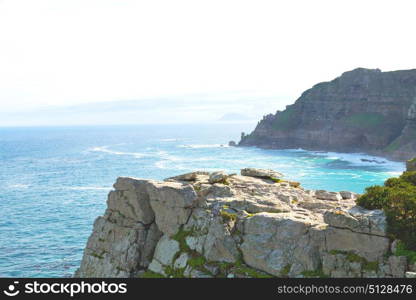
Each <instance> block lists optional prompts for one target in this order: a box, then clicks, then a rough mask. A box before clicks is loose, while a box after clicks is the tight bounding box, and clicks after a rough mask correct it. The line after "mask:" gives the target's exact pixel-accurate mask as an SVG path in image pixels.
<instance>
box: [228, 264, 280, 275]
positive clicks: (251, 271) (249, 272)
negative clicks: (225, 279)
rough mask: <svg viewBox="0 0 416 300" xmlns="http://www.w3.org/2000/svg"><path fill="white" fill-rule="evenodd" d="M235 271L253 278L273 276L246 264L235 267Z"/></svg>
mask: <svg viewBox="0 0 416 300" xmlns="http://www.w3.org/2000/svg"><path fill="white" fill-rule="evenodd" d="M234 272H235V273H237V274H243V275H246V276H249V277H252V278H273V276H272V275H269V274H267V273H264V272H260V271H257V270H255V269H253V268H250V267H247V266H246V265H240V266H237V267H235V269H234Z"/></svg>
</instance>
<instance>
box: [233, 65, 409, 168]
mask: <svg viewBox="0 0 416 300" xmlns="http://www.w3.org/2000/svg"><path fill="white" fill-rule="evenodd" d="M415 137H416V69H413V70H402V71H392V72H381V71H380V70H379V69H364V68H358V69H355V70H352V71H349V72H345V73H343V74H342V75H341V76H340V77H338V78H335V79H334V80H332V81H329V82H321V83H318V84H316V85H315V86H313V87H312V88H311V89H309V90H307V91H305V92H303V93H302V95H301V97H299V98H298V99H297V100H296V102H295V103H294V104H293V105H288V106H287V107H286V109H285V110H283V111H277V112H276V113H275V114H269V115H267V116H265V117H264V118H263V119H262V120H261V121H260V122H259V123H258V124H257V126H256V128H255V129H254V131H253V132H251V133H250V134H247V135H246V134H242V137H241V140H240V142H239V143H238V146H257V147H260V148H267V149H297V148H302V149H305V150H312V151H315V150H318V151H334V152H348V153H366V154H370V155H376V156H382V157H385V158H388V159H391V160H396V161H404V160H408V159H410V158H413V157H415V156H416V139H415Z"/></svg>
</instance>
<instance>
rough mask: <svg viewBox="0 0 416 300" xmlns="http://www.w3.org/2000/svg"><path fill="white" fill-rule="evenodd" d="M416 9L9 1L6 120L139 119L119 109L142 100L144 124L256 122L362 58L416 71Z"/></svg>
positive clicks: (380, 0)
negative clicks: (227, 117)
mask: <svg viewBox="0 0 416 300" xmlns="http://www.w3.org/2000/svg"><path fill="white" fill-rule="evenodd" d="M415 11H416V3H415V2H414V1H404V0H395V1H384V0H377V1H372V0H367V1H363V0H360V1H356V0H348V1H343V0H337V1H333V0H332V1H331V0H328V1H326V0H314V1H310V0H291V1H277V0H274V1H263V0H253V1H245V0H237V1H234V0H220V1H217V0H210V1H199V0H190V1H183V0H175V1H172V0H167V1H161V0H152V1H129V0H114V1H109V0H66V1H64V0H50V1H46V0H36V1H34V0H0V101H1V105H0V126H19V125H65V124H83V123H86V122H87V121H88V120H89V122H90V123H91V122H92V123H97V124H101V123H106V122H114V123H122V122H133V121H134V120H137V119H138V118H137V116H136V117H135V118H132V119H131V120H130V119H129V118H125V117H123V116H125V115H123V112H121V111H119V112H118V115H116V114H114V117H113V118H109V116H111V111H112V110H113V109H115V108H118V109H120V108H122V107H124V106H126V107H130V108H131V105H132V103H133V102H134V107H135V111H134V114H137V113H138V114H140V113H143V112H146V113H143V117H142V118H139V119H140V122H155V121H157V120H159V119H160V120H161V119H163V120H165V121H166V120H167V119H169V117H172V116H173V115H174V116H173V117H172V121H175V122H176V121H180V120H187V121H197V120H204V121H210V120H217V119H221V117H222V115H224V114H227V113H239V114H242V115H246V116H247V117H248V118H251V119H256V118H259V116H261V115H263V114H266V113H274V112H275V111H276V110H277V109H284V107H285V105H288V104H291V103H293V102H294V101H295V100H296V99H297V98H298V97H299V96H300V94H301V93H302V92H303V91H304V90H306V89H308V88H310V87H312V86H313V85H314V84H316V83H318V82H321V81H329V80H332V79H333V78H335V77H337V76H339V75H341V74H342V73H343V72H345V71H348V70H352V69H354V68H357V67H366V68H380V69H381V70H383V71H389V70H398V69H412V68H416V59H415V53H416V39H415V38H414V35H415V33H414V30H415V28H416V18H415V17H414V13H415ZM103 102H106V103H107V106H103ZM129 105H130V106H129ZM100 107H107V108H108V110H106V111H102V109H101V108H100ZM143 107H146V109H144V108H143ZM121 110H122V109H121ZM136 110H137V111H136ZM96 111H98V112H96ZM100 111H101V112H100ZM81 112H82V113H81ZM88 112H92V113H95V114H96V115H95V116H94V118H88ZM128 112H129V113H130V114H131V113H132V111H131V110H130V111H128V109H126V113H128ZM81 115H84V117H82V118H81ZM87 123H88V122H87Z"/></svg>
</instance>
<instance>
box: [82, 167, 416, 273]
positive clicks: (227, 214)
mask: <svg viewBox="0 0 416 300" xmlns="http://www.w3.org/2000/svg"><path fill="white" fill-rule="evenodd" d="M242 174H243V175H245V176H243V175H241V176H240V175H228V174H226V173H224V172H214V173H211V174H210V173H206V172H194V173H188V174H184V175H180V176H176V177H173V178H169V179H166V180H165V181H162V182H161V181H154V180H143V179H135V178H123V177H122V178H118V179H117V182H116V183H115V184H114V188H115V190H114V191H111V192H110V194H109V197H108V201H107V206H108V207H107V210H106V212H105V214H104V216H102V217H98V218H97V220H96V221H95V223H94V228H93V232H92V234H91V236H90V237H89V239H88V242H87V245H86V248H85V251H84V256H83V258H82V263H81V266H80V268H79V269H78V270H77V272H76V274H75V276H78V277H159V276H160V277H162V276H163V277H201V278H202V277H228V278H234V277H272V276H275V277H319V276H330V277H403V276H413V274H414V270H413V269H414V267H413V266H409V265H408V262H407V259H406V257H396V256H392V255H391V254H390V248H391V243H390V240H389V238H388V237H387V235H386V218H385V216H384V213H383V212H382V211H380V210H373V211H370V210H366V209H363V208H361V207H358V206H356V205H355V198H356V196H357V195H356V194H354V193H351V192H346V191H343V192H327V191H322V190H319V191H314V190H306V189H304V188H302V187H301V186H299V185H298V184H296V185H294V184H291V183H290V182H288V181H286V180H284V179H282V178H281V177H282V174H280V173H277V172H274V171H271V170H258V169H243V170H242ZM277 176H278V177H279V178H276V177H277ZM406 274H407V275H406Z"/></svg>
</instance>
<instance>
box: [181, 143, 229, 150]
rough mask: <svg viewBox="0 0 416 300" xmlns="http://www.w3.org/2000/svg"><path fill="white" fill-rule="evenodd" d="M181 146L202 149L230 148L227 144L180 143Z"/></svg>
mask: <svg viewBox="0 0 416 300" xmlns="http://www.w3.org/2000/svg"><path fill="white" fill-rule="evenodd" d="M178 147H180V148H190V149H200V148H228V147H229V146H228V145H227V144H193V145H192V144H191V145H179V146H178Z"/></svg>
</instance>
